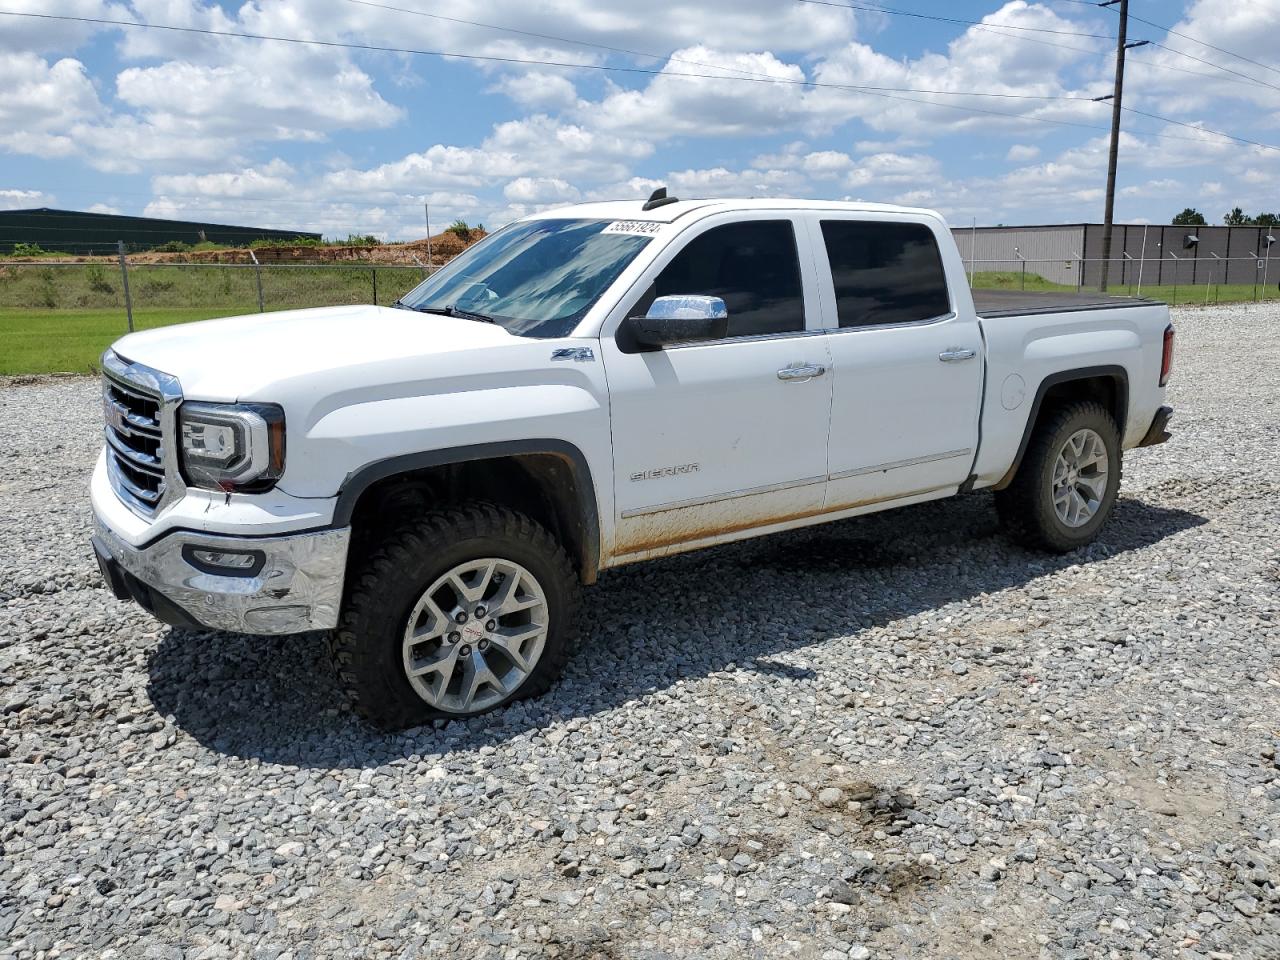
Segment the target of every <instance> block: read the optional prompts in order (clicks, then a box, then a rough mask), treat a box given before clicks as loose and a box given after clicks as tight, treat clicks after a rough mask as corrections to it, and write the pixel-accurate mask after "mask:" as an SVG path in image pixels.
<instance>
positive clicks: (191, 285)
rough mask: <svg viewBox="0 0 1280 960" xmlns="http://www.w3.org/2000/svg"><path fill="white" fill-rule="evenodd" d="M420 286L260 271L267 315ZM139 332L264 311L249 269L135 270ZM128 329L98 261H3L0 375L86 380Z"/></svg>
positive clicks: (402, 277)
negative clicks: (75, 376) (58, 263)
mask: <svg viewBox="0 0 1280 960" xmlns="http://www.w3.org/2000/svg"><path fill="white" fill-rule="evenodd" d="M421 281H422V272H421V271H420V270H419V269H417V268H416V267H399V266H381V265H380V266H378V267H377V268H376V274H375V271H374V270H373V269H371V268H370V267H369V266H367V265H361V266H315V267H312V266H264V267H263V268H262V298H263V302H264V303H265V305H266V308H267V310H289V309H295V308H298V307H321V306H331V305H334V304H349V303H371V302H373V301H374V297H375V293H376V298H377V302H378V303H380V304H382V305H384V306H386V305H388V304H390V303H391V302H392V301H394V300H395V299H396V298H398V297H400V296H402V295H403V294H405V293H407V292H408V291H409V290H410V289H412V288H413V287H415V286H416V285H417V284H418V283H420V282H421ZM129 292H130V294H131V296H132V300H133V318H134V327H135V328H136V329H138V330H145V329H147V328H149V327H161V326H166V325H168V324H171V323H186V322H189V321H192V320H206V319H209V318H211V317H230V316H235V315H237V314H244V313H256V312H257V311H258V286H257V274H256V271H254V270H253V269H252V268H242V267H204V266H168V265H165V266H155V265H139V266H130V268H129ZM127 332H128V326H127V320H126V316H125V306H124V290H123V284H122V282H121V276H120V273H119V271H118V270H113V269H111V268H110V267H109V266H105V265H103V264H101V263H94V264H73V265H66V266H48V265H45V264H41V263H35V264H15V263H9V264H5V263H3V262H0V375H13V374H32V373H87V372H89V371H90V370H91V369H92V368H93V367H94V366H95V365H96V363H97V361H98V358H99V357H100V356H101V355H102V351H103V350H105V349H106V348H107V347H108V346H109V345H110V344H111V342H112V341H114V340H116V339H118V338H119V337H122V336H124V334H125V333H127Z"/></svg>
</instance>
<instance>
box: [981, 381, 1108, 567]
mask: <svg viewBox="0 0 1280 960" xmlns="http://www.w3.org/2000/svg"><path fill="white" fill-rule="evenodd" d="M1119 489H1120V432H1119V430H1118V429H1117V427H1116V423H1115V421H1114V420H1113V419H1112V417H1111V414H1110V413H1109V412H1108V411H1107V409H1106V408H1105V407H1103V406H1102V405H1101V404H1099V403H1094V402H1092V401H1078V402H1075V403H1071V404H1068V405H1066V406H1063V407H1061V408H1059V409H1058V410H1057V411H1055V412H1054V413H1052V414H1051V415H1050V416H1049V417H1047V418H1046V419H1045V421H1044V422H1043V423H1041V424H1040V425H1039V426H1038V427H1037V428H1036V432H1035V434H1034V435H1033V436H1032V438H1031V443H1030V445H1029V446H1028V447H1027V451H1026V454H1025V456H1024V457H1023V459H1022V464H1021V465H1020V466H1019V468H1018V473H1017V475H1016V476H1015V477H1014V479H1013V482H1012V483H1011V484H1010V485H1009V486H1008V488H1007V489H1005V490H1001V491H999V492H997V493H996V509H997V510H998V512H999V514H1000V519H1001V520H1002V521H1003V523H1004V525H1005V527H1006V529H1008V531H1009V532H1010V533H1011V534H1012V535H1013V536H1014V537H1015V538H1016V539H1018V540H1020V541H1022V542H1023V543H1025V544H1027V545H1028V546H1033V547H1039V548H1042V549H1046V550H1053V551H1055V552H1059V553H1065V552H1067V551H1069V550H1075V549H1076V548H1078V547H1082V546H1084V545H1086V544H1089V543H1092V542H1093V541H1094V540H1096V539H1097V537H1098V532H1099V531H1100V530H1101V529H1102V525H1103V524H1104V523H1106V521H1107V517H1108V516H1110V514H1111V509H1112V507H1113V506H1114V505H1115V501H1116V495H1117V494H1118V492H1119Z"/></svg>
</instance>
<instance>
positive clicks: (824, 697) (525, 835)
mask: <svg viewBox="0 0 1280 960" xmlns="http://www.w3.org/2000/svg"><path fill="white" fill-rule="evenodd" d="M1179 323H1180V326H1179V355H1178V371H1177V374H1176V378H1175V381H1174V386H1173V388H1172V402H1173V403H1174V405H1175V406H1176V408H1177V410H1178V415H1177V418H1176V420H1175V422H1174V425H1175V430H1176V433H1175V440H1174V442H1173V443H1170V444H1168V445H1166V446H1164V447H1160V448H1156V449H1153V450H1146V451H1138V452H1136V453H1134V454H1132V455H1131V456H1130V457H1129V458H1128V461H1127V463H1126V466H1127V468H1128V469H1127V476H1126V477H1125V480H1124V487H1123V492H1122V498H1121V501H1120V504H1119V507H1118V509H1117V511H1116V514H1115V516H1114V518H1113V520H1112V522H1111V524H1110V525H1109V527H1108V528H1107V530H1106V531H1105V534H1104V536H1103V538H1102V540H1101V541H1100V542H1099V543H1098V544H1096V545H1095V546H1093V547H1091V548H1090V549H1088V550H1086V551H1083V552H1081V553H1077V554H1075V555H1072V556H1068V557H1061V558H1059V557H1048V556H1043V555H1037V554H1033V553H1028V552H1025V551H1023V550H1020V549H1018V548H1015V547H1013V546H1011V545H1010V544H1009V543H1007V542H1006V541H1005V540H1004V539H1002V538H1001V537H1000V536H999V535H998V534H997V532H996V528H995V518H994V512H993V510H992V506H991V502H990V498H989V497H986V496H983V495H975V496H972V497H968V498H963V499H960V500H953V501H943V502H941V503H936V504H931V505H926V506H924V507H920V508H915V509H911V510H906V511H901V512H898V513H890V514H885V515H881V516H879V517H873V518H864V519H861V520H856V521H849V522H844V523H840V524H836V525H833V526H830V527H826V528H819V529H817V530H814V531H808V532H803V533H798V534H788V535H783V536H779V537H774V538H771V539H767V540H763V541H758V542H756V543H750V544H742V545H737V546H733V547H726V548H721V549H718V550H715V551H711V552H708V553H704V554H701V555H693V556H687V557H681V558H675V559H672V560H668V561H664V562H660V563H655V564H649V565H644V566H639V567H635V568H631V569H626V570H623V571H619V572H616V573H614V574H611V575H609V576H606V577H605V578H603V580H602V582H601V584H600V585H599V587H598V588H596V589H594V590H592V591H590V593H589V594H588V604H587V617H588V618H589V622H588V623H587V625H586V629H585V631H584V635H585V639H584V640H583V642H582V646H581V648H580V649H579V651H578V652H577V655H576V658H575V660H574V661H573V663H572V664H571V666H570V669H569V672H568V674H567V676H566V678H565V679H564V681H563V682H562V683H560V684H559V685H558V686H557V687H556V688H555V689H554V690H553V691H552V692H551V694H550V695H549V696H547V697H545V698H543V699H542V700H540V701H537V702H534V703H530V704H526V705H521V706H517V707H514V708H512V709H509V710H506V711H504V712H501V713H499V714H497V715H496V716H491V717H487V718H484V719H483V720H480V721H473V722H469V723H465V724H455V725H452V726H449V727H447V728H445V729H432V728H425V729H419V730H414V731H410V732H408V733H405V734H398V735H380V734H376V733H373V732H370V731H369V730H368V729H365V728H363V727H361V726H360V725H359V724H358V723H356V722H355V721H354V720H353V719H351V717H350V716H349V715H348V714H347V713H345V712H343V711H342V710H340V709H339V708H338V707H337V706H336V704H337V693H336V688H335V684H334V681H333V680H332V678H331V676H330V673H329V669H328V666H327V662H326V661H325V659H324V657H323V655H322V652H321V648H320V645H319V644H318V642H317V638H316V637H296V638H279V639H266V638H261V637H237V636H229V635H220V634H212V633H199V632H188V631H182V630H171V629H169V628H167V627H160V626H158V625H157V624H156V623H154V622H153V621H151V620H150V619H149V618H148V617H147V616H146V615H145V614H143V613H142V612H141V611H140V610H138V609H137V608H136V607H134V606H131V605H126V604H120V603H117V602H116V601H115V600H113V599H111V598H110V596H109V595H108V594H107V593H106V592H105V591H104V590H103V589H101V588H100V587H99V585H98V575H97V573H96V570H95V569H94V566H93V564H92V562H91V559H90V554H89V552H88V549H87V546H86V541H87V538H88V530H89V523H88V517H87V503H86V495H85V482H86V477H87V474H88V472H89V469H90V465H91V463H92V460H93V457H94V455H95V452H96V450H97V447H98V444H99V439H98V429H99V427H98V424H99V416H100V414H99V410H98V399H97V386H96V384H95V383H94V382H92V381H89V380H85V379H81V378H66V379H54V380H43V381H39V382H35V383H28V384H19V383H12V382H11V383H9V384H7V385H4V386H0V464H2V465H3V470H2V471H0V505H2V506H3V510H2V511H0V552H2V553H3V555H4V556H5V557H6V563H5V565H4V568H3V571H0V730H2V731H3V737H2V738H0V790H2V791H3V799H2V806H0V956H2V957H5V958H8V957H54V956H65V957H70V956H94V957H109V956H115V957H143V958H153V957H154V958H170V957H172V958H200V957H252V958H286V957H289V958H299V960H301V958H308V957H315V958H330V957H366V956H367V957H421V956H455V955H456V956H459V957H466V958H468V960H477V958H485V957H504V958H506V957H566V958H588V957H599V958H657V957H685V956H688V957H693V956H696V957H712V958H714V957H726V958H727V957H768V958H775V957H780V956H782V957H786V956H794V957H812V958H821V960H826V958H836V957H852V958H859V957H885V958H887V957H895V958H929V960H933V958H946V957H957V958H987V957H990V958H1001V960H1005V958H1020V957H1045V958H1071V957H1080V958H1084V957H1088V958H1095V957H1114V958H1119V957H1125V958H1129V957H1139V958H1161V960H1163V958H1190V957H1204V958H1223V957H1235V958H1275V957H1277V956H1280V767H1278V766H1277V764H1278V758H1277V753H1276V751H1277V748H1278V747H1280V669H1278V660H1277V654H1280V629H1278V624H1277V611H1278V609H1280V552H1278V548H1277V544H1280V505H1278V504H1280V499H1278V498H1277V494H1278V493H1280V443H1277V433H1276V431H1277V427H1278V426H1280V375H1278V374H1277V370H1280V309H1277V308H1265V307H1264V308H1255V307H1232V308H1225V307H1224V308H1217V309H1211V310H1203V311H1194V312H1184V313H1181V314H1180V318H1179Z"/></svg>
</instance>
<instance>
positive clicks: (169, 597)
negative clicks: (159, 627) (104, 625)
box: [93, 513, 351, 634]
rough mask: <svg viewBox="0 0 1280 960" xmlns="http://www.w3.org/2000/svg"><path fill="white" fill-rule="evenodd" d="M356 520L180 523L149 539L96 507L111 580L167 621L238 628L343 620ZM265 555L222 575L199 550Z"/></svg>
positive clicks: (300, 628)
mask: <svg viewBox="0 0 1280 960" xmlns="http://www.w3.org/2000/svg"><path fill="white" fill-rule="evenodd" d="M350 541H351V528H350V527H343V528H340V529H334V530H316V531H310V532H305V533H295V534H289V535H285V536H275V537H228V536H219V535H214V534H208V533H193V532H189V531H185V530H175V531H173V532H171V533H169V534H167V535H165V536H162V537H161V538H160V539H158V540H156V541H154V542H153V543H150V544H148V545H147V546H144V547H135V546H132V545H130V544H129V543H127V542H126V541H125V540H124V539H123V538H121V537H120V536H118V535H117V534H116V533H115V532H114V531H112V529H111V528H110V527H109V526H107V525H106V524H105V523H103V521H102V519H101V518H100V517H99V516H98V515H97V514H96V513H95V514H94V537H93V546H94V552H95V553H96V554H97V555H98V563H99V566H100V567H101V568H102V573H103V577H104V579H105V580H106V581H107V584H108V585H109V586H110V587H111V589H112V591H113V592H114V593H115V594H116V596H117V597H119V598H120V599H122V600H135V601H137V602H138V603H139V604H141V605H142V606H143V607H144V608H146V609H147V610H148V611H149V612H151V613H152V614H153V615H154V616H155V617H157V618H158V619H160V620H161V621H163V622H165V623H170V624H173V625H175V626H185V627H193V626H199V627H208V628H210V629H214V630H230V631H233V632H236V633H257V634H267V633H270V634H275V633H302V632H305V631H307V630H328V629H331V628H333V627H335V626H337V623H338V611H339V608H340V607H341V605H342V585H343V577H344V574H345V571H346V566H347V548H348V546H349V545H350ZM195 549H203V550H214V551H231V552H239V553H253V554H254V555H255V557H256V556H257V555H260V556H261V563H260V564H258V563H257V562H255V564H254V567H255V568H256V569H250V570H248V571H246V572H245V573H243V574H240V575H236V574H233V573H228V574H227V575H222V574H219V573H213V572H210V571H209V568H208V567H207V566H204V565H201V566H197V565H196V563H198V562H199V561H198V559H197V558H196V557H194V556H193V555H192V550H195Z"/></svg>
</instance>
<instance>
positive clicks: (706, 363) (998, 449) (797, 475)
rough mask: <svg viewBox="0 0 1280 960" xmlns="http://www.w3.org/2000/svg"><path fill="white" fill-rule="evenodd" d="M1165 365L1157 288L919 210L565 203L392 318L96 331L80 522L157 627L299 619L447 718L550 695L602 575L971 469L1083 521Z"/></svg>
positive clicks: (1100, 501) (1052, 511)
mask: <svg viewBox="0 0 1280 960" xmlns="http://www.w3.org/2000/svg"><path fill="white" fill-rule="evenodd" d="M975 297H978V298H979V299H978V303H977V304H976V305H975ZM1172 358H1173V328H1172V326H1171V325H1170V323H1169V311H1168V308H1167V307H1166V306H1165V305H1163V304H1158V303H1152V302H1149V301H1141V300H1126V299H1119V298H1108V297H1100V296H1092V297H1090V296H1087V295H1086V296H1078V295H1068V296H1066V297H1055V296H1053V295H1049V296H1046V295H1024V294H1019V293H1007V294H999V295H992V296H985V295H979V294H974V293H971V291H970V289H969V284H968V283H967V282H966V277H965V270H964V265H963V263H962V261H961V258H960V254H959V252H958V250H957V248H956V244H955V243H954V241H953V239H952V235H951V232H950V230H948V228H947V225H946V224H945V223H944V222H943V220H942V218H941V217H940V216H938V215H937V214H935V213H932V212H930V211H927V210H915V209H906V208H900V207H890V206H882V205H874V204H863V203H828V202H809V201H792V200H684V201H681V200H676V199H674V198H668V197H666V196H665V194H664V193H663V192H662V191H659V192H658V193H656V194H655V195H654V196H653V197H651V198H650V199H649V200H648V201H647V202H642V201H635V202H609V203H591V204H583V205H579V206H573V207H568V208H563V209H559V210H554V211H549V212H544V213H538V214H534V215H532V216H529V217H526V218H524V219H522V220H519V221H516V222H514V223H512V224H510V225H509V226H507V227H505V228H504V229H502V230H499V231H497V232H496V233H494V234H492V235H491V236H489V237H487V238H485V239H484V240H483V241H482V242H480V243H478V244H476V245H475V246H473V247H472V248H470V249H469V250H468V251H467V252H466V253H464V254H463V255H461V256H459V257H457V258H456V259H455V260H453V261H452V262H451V263H449V264H448V266H446V267H444V268H443V269H441V270H439V271H438V272H436V273H435V274H434V275H432V276H431V277H430V278H428V279H426V280H424V281H423V282H422V283H421V285H419V286H418V287H417V288H415V289H414V290H413V291H412V292H410V293H409V294H407V295H406V296H404V297H403V298H402V299H401V300H400V301H398V302H397V303H395V304H394V305H393V306H391V307H379V306H338V307H326V308H319V309H309V310H294V311H288V312H281V313H268V314H257V315H253V316H246V317H233V318H229V319H222V320H210V321H207V322H203V323H197V324H190V325H184V326H172V327H167V328H164V329H158V330H149V331H145V332H142V333H135V334H131V335H129V336H127V337H125V338H123V339H122V340H120V341H119V342H117V343H116V344H115V345H114V346H113V347H112V348H111V349H110V350H108V351H107V353H106V354H105V355H104V356H103V358H102V373H103V380H102V386H103V403H104V409H105V414H106V444H105V448H104V449H103V451H102V455H101V457H100V459H99V461H98V463H97V467H96V469H95V471H94V474H93V480H92V503H93V512H94V517H95V534H94V538H93V545H94V549H95V552H96V554H97V557H98V560H99V565H100V567H101V569H102V572H103V575H104V578H105V579H106V581H107V583H108V584H109V585H110V587H111V588H112V589H113V590H114V592H115V594H116V596H117V597H119V598H121V599H131V600H134V601H136V602H138V603H140V604H141V605H142V606H143V607H145V608H146V609H147V610H148V611H150V612H151V613H152V614H154V615H155V616H156V617H157V618H158V619H160V620H161V621H163V622H165V623H169V624H173V625H175V626H180V627H187V628H196V629H211V630H226V631H239V632H246V633H252V634H284V633H298V632H303V631H313V630H315V631H328V636H329V645H330V650H331V654H332V658H333V661H334V663H335V665H336V669H337V674H338V676H339V678H340V681H341V684H342V686H343V687H344V688H345V689H346V691H347V693H348V695H349V696H350V698H351V700H352V702H353V704H354V706H355V708H356V709H357V710H358V711H359V712H360V713H361V714H363V715H364V716H365V717H367V718H368V719H370V720H372V721H374V722H375V723H378V724H381V725H384V726H388V727H404V726H409V725H413V724H418V723H421V722H424V721H426V720H429V719H434V718H449V717H466V716H473V715H476V714H480V713H483V712H485V711H488V710H492V709H494V708H496V707H499V706H501V705H502V704H504V703H507V702H509V701H511V700H513V699H515V698H522V697H529V696H534V695H537V694H540V693H542V692H544V691H545V690H547V688H548V687H549V686H550V685H551V684H552V682H553V681H554V680H555V678H556V676H557V674H558V673H559V672H560V671H561V669H562V668H563V666H564V663H565V661H566V658H567V657H568V655H569V652H570V649H571V648H572V645H573V640H574V632H575V616H576V610H577V607H578V603H579V593H580V588H581V587H582V586H583V585H589V584H592V583H594V582H595V581H596V578H597V576H598V575H599V573H600V571H602V570H606V569H609V568H611V567H617V566H621V565H623V564H628V563H634V562H636V561H640V560H648V559H651V558H655V557H663V556H668V555H670V554H675V553H679V552H682V551H687V550H696V549H699V548H702V547H709V546H712V545H715V544H723V543H726V542H729V541H732V540H738V539H741V538H745V537H754V536H759V535H762V534H768V533H774V532H776V531H781V530H789V529H793V528H797V527H803V526H807V525H810V524H817V523H825V522H828V521H834V520H840V519H843V518H846V517H853V516H857V515H859V514H864V513H868V512H871V511H877V510H887V509H890V508H893V507H901V506H905V505H907V504H916V503H921V502H923V501H926V500H934V499H937V498H940V497H950V496H953V495H956V494H964V493H969V492H970V491H976V490H991V491H995V504H996V508H997V510H998V512H999V515H1000V517H1001V518H1002V520H1003V522H1004V524H1005V525H1006V527H1007V529H1008V530H1009V531H1010V533H1011V534H1012V535H1013V536H1014V537H1015V538H1016V539H1017V540H1020V541H1022V542H1023V543H1026V544H1029V545H1033V546H1037V547H1040V548H1043V549H1047V550H1052V551H1069V550H1073V549H1075V548H1078V547H1080V546H1082V545H1084V544H1087V543H1089V542H1090V541H1092V540H1093V539H1094V538H1095V537H1097V536H1098V532H1099V529H1100V528H1101V527H1102V525H1103V524H1104V523H1105V522H1106V520H1107V516H1108V514H1109V513H1110V512H1111V509H1112V506H1113V505H1114V503H1115V500H1116V494H1117V488H1118V486H1119V483H1120V468H1121V458H1122V455H1123V452H1124V451H1126V450H1130V449H1132V448H1135V447H1140V446H1146V445H1150V444H1155V443H1160V442H1163V441H1164V440H1166V439H1168V433H1167V431H1166V425H1167V423H1168V420H1169V417H1170V415H1171V410H1170V408H1169V407H1167V406H1165V405H1164V395H1165V383H1166V382H1167V381H1168V378H1169V373H1170V368H1171V365H1172Z"/></svg>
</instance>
